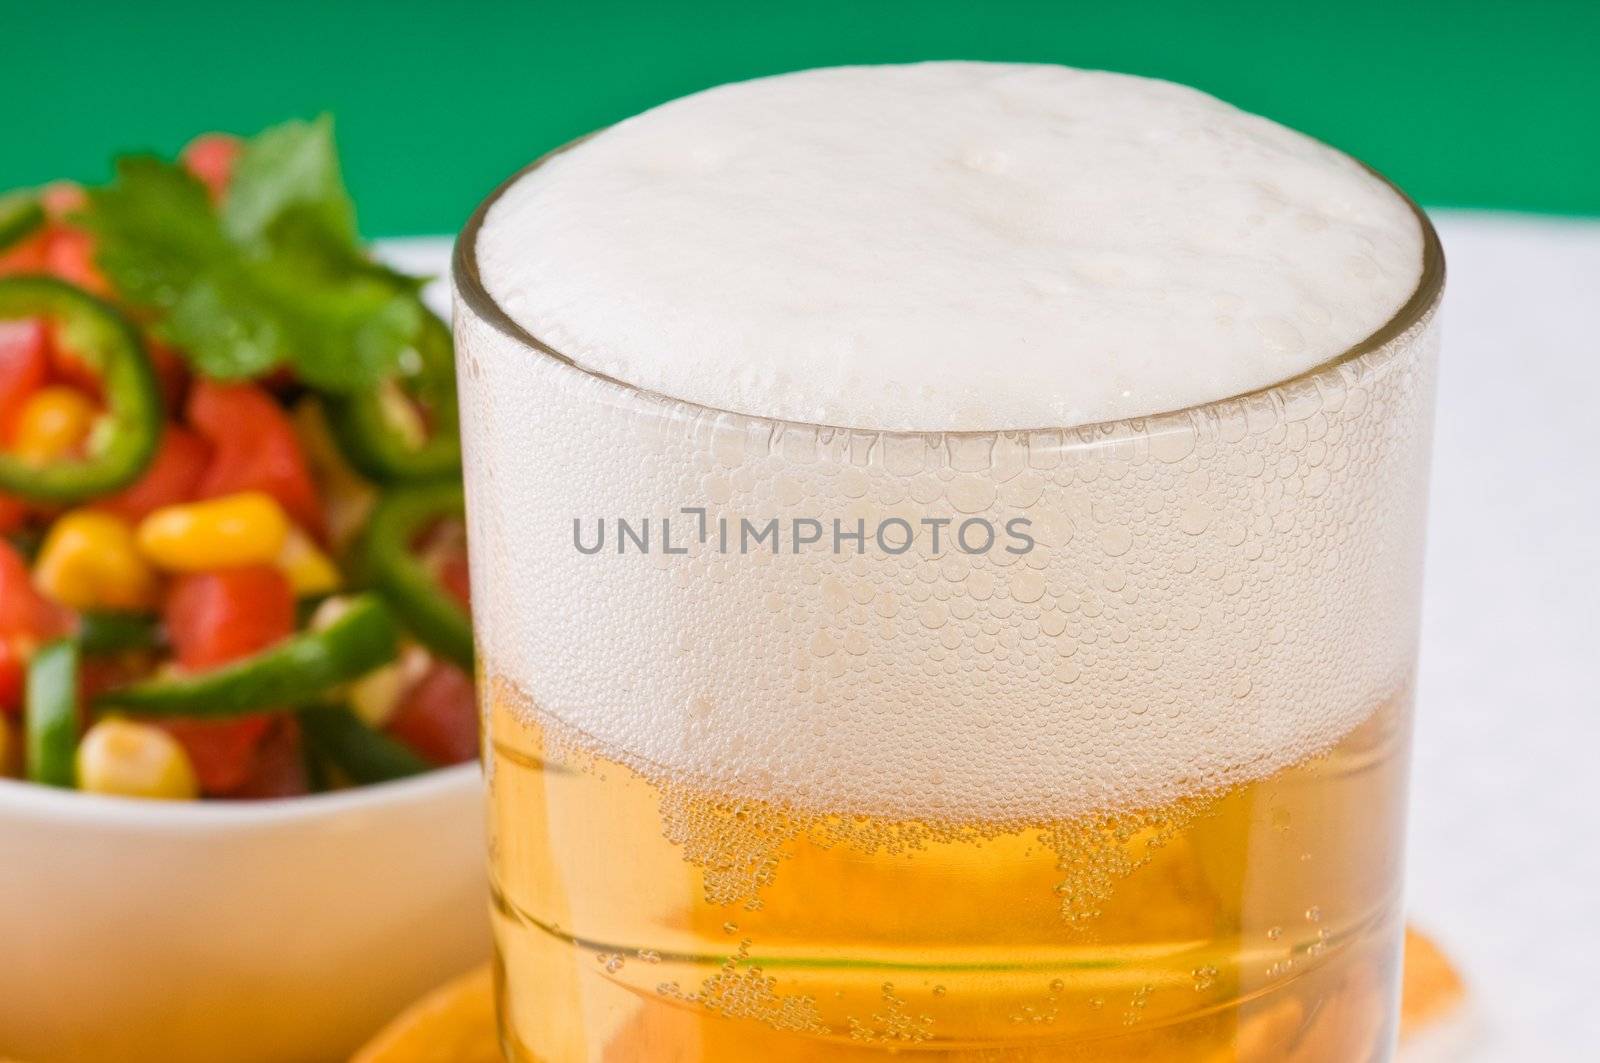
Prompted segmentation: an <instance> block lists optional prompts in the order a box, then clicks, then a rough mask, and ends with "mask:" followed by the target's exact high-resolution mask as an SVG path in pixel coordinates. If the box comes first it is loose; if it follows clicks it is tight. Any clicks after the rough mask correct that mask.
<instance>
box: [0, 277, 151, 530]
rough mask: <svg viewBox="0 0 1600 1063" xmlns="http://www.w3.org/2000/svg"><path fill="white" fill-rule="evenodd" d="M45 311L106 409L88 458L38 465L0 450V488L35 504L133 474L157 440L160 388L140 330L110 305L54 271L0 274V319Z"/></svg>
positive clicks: (114, 485) (76, 497) (84, 494)
mask: <svg viewBox="0 0 1600 1063" xmlns="http://www.w3.org/2000/svg"><path fill="white" fill-rule="evenodd" d="M31 317H47V318H51V319H52V320H54V321H55V323H56V327H57V336H59V337H64V338H65V340H66V346H67V348H68V349H69V350H71V351H72V353H73V354H75V355H77V356H78V357H80V358H82V359H83V360H84V361H85V362H86V363H87V364H88V365H89V367H90V368H91V369H93V370H95V371H96V372H97V373H98V374H99V376H100V381H101V388H102V391H103V392H104V394H105V400H106V413H105V415H104V416H102V417H101V418H100V420H99V423H98V424H97V425H96V426H95V430H94V432H93V433H92V434H91V436H90V438H89V444H88V448H87V449H88V456H87V457H85V458H82V459H77V460H67V461H57V462H51V463H49V464H44V465H39V464H34V463H32V462H29V461H25V460H23V459H22V458H20V457H18V456H17V455H15V454H5V453H0V491H5V492H8V493H10V494H14V495H21V496H22V497H24V498H27V499H30V500H32V501H35V502H79V501H82V500H84V499H88V498H95V497H98V496H100V495H107V494H110V493H111V492H113V491H116V490H118V489H120V488H123V487H126V486H127V485H128V484H130V483H132V482H133V481H134V480H137V479H138V478H139V476H140V474H142V473H143V472H144V471H145V469H146V468H147V467H148V466H149V464H150V462H151V460H152V459H153V458H154V457H155V453H156V445H157V444H158V443H159V442H160V439H161V423H162V413H161V391H160V388H159V387H158V386H157V383H156V376H155V372H154V371H153V370H152V369H151V368H150V358H149V355H147V354H146V353H145V349H144V344H143V342H142V341H140V339H139V334H138V333H137V332H135V331H134V328H133V326H132V325H131V324H129V323H128V321H127V319H126V318H124V317H123V316H122V315H121V314H119V313H117V311H116V310H115V309H113V308H112V307H111V305H110V304H108V303H105V302H103V301H101V300H100V299H98V298H96V297H95V296H93V295H90V294H89V293H88V292H86V291H84V290H83V289H81V288H76V287H74V286H72V285H70V284H68V283H66V282H65V281H60V280H56V279H55V278H54V277H39V276H16V277H5V278H0V321H4V320H9V319H14V318H31Z"/></svg>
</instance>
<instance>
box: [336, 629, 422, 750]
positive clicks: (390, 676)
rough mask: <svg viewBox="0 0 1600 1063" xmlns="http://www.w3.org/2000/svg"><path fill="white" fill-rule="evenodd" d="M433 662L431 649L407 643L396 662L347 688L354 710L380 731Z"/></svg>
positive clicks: (363, 677) (368, 674)
mask: <svg viewBox="0 0 1600 1063" xmlns="http://www.w3.org/2000/svg"><path fill="white" fill-rule="evenodd" d="M431 663H432V658H431V657H429V656H428V651H427V650H425V649H423V648H422V647H421V646H419V645H417V644H416V643H414V642H413V643H407V644H406V645H405V646H403V647H402V648H401V650H400V656H399V657H397V658H396V659H395V660H394V661H392V662H390V663H389V664H386V665H384V666H383V667H381V668H374V669H373V670H372V671H370V672H368V673H367V674H366V675H364V676H362V677H361V678H360V679H357V680H356V681H355V682H353V683H351V684H350V685H349V686H348V687H347V688H346V693H345V696H346V698H347V699H348V700H349V702H350V708H351V710H352V711H353V712H354V713H355V714H356V715H357V716H359V717H360V718H361V722H362V723H364V724H366V725H367V726H368V727H371V728H372V729H373V730H380V729H381V728H383V727H384V726H386V725H387V724H388V722H389V721H390V720H391V719H392V718H393V717H394V714H395V710H396V709H398V708H399V707H400V699H401V698H402V697H404V696H405V693H406V691H408V690H410V689H411V688H412V687H414V686H416V685H417V683H418V682H419V681H421V679H422V677H423V675H424V674H426V672H427V671H428V665H429V664H431Z"/></svg>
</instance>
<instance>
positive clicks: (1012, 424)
mask: <svg viewBox="0 0 1600 1063" xmlns="http://www.w3.org/2000/svg"><path fill="white" fill-rule="evenodd" d="M1421 247H1422V237H1421V231H1420V229H1419V227H1418V224H1417V221H1416V218H1415V216H1414V215H1413V213H1412V211H1411V210H1410V208H1409V206H1408V205H1407V204H1406V203H1405V202H1404V201H1403V200H1402V199H1401V198H1400V197H1399V196H1398V195H1396V194H1395V193H1394V192H1393V190H1392V189H1390V188H1389V187H1388V186H1387V185H1386V184H1384V182H1383V181H1381V180H1380V179H1378V178H1377V177H1375V176H1373V175H1372V174H1371V173H1369V172H1367V171H1366V170H1365V169H1363V168H1362V167H1361V166H1360V165H1358V164H1357V163H1355V162H1354V161H1353V160H1351V159H1350V158H1348V157H1346V156H1344V155H1342V154H1340V153H1339V152H1336V151H1334V150H1332V149H1330V148H1328V147H1326V146H1324V145H1322V144H1319V143H1317V142H1316V141H1313V140H1311V139H1310V138H1307V137H1305V136H1302V135H1301V134H1299V133H1296V132H1293V131H1291V130H1289V129H1286V128H1284V127H1282V126H1280V125H1277V124H1275V123H1272V122H1270V121H1267V120H1265V119H1263V118H1259V117H1256V116H1254V115H1250V114H1246V113H1244V112H1242V111H1239V110H1237V109H1235V108H1233V107H1230V106H1228V105H1227V104H1224V103H1222V102H1221V101H1219V100H1216V99H1214V98H1212V97H1210V96H1207V95H1205V94H1203V93H1200V92H1197V91H1195V90H1193V89H1189V88H1185V87H1182V86H1179V85H1174V84H1170V83H1168V82H1163V81H1154V80H1150V79H1146V78H1136V77H1128V76H1123V75H1117V74H1108V73H1100V72H1092V71H1082V70H1073V69H1069V68H1065V67H1058V66H1029V65H1007V64H987V63H927V64H919V65H912V66H883V67H846V68H836V69H827V70H813V71H806V72H803V73H799V74H791V75H785V76H781V77H774V78H766V79H762V80H758V81H750V82H745V83H742V84H735V85H727V86H723V87H721V88H716V89H712V90H710V91H707V92H702V93H699V94H697V95H694V96H690V97H687V98H685V99H681V100H677V101H675V102H672V103H668V104H666V105H664V106H661V107H658V108H656V109H654V110H651V111H648V112H646V113H644V114H642V115H639V116H637V117H635V118H632V119H629V120H627V121H625V122H622V123H620V124H618V125H616V126H613V127H611V128H610V129H607V130H604V131H603V132H601V133H598V134H596V135H595V136H594V137H592V138H590V139H588V140H586V141H584V142H582V143H581V144H579V145H577V146H576V147H573V148H571V149H570V150H567V151H565V152H563V153H561V154H560V155H558V156H556V157H553V158H551V159H549V160H548V161H546V162H545V163H544V164H543V165H541V166H539V167H537V168H536V169H534V170H532V171H531V172H529V173H528V174H526V175H525V176H524V177H523V178H522V179H521V180H520V181H518V182H517V184H516V185H515V187H513V188H512V189H510V190H509V191H508V192H507V193H506V194H505V195H503V196H502V197H501V198H500V199H499V201H498V202H497V203H496V204H495V205H494V207H493V209H492V210H491V212H490V214H489V217H488V220H487V224H486V225H485V226H484V227H483V229H482V231H481V233H480V234H479V236H478V243H477V253H478V258H479V263H480V268H481V271H482V276H483V279H484V282H485V284H486V286H487V288H488V290H489V291H490V292H491V293H492V294H493V295H494V297H495V299H496V300H497V301H498V302H499V303H500V304H501V306H502V307H504V308H505V309H506V310H507V311H508V312H509V313H510V315H511V316H512V317H513V318H514V319H516V320H517V321H518V323H520V324H521V325H522V326H523V327H525V328H526V329H527V330H528V331H530V332H531V333H533V334H534V335H536V336H538V337H540V338H541V339H542V340H544V341H545V342H547V343H549V344H550V345H551V346H553V347H554V348H556V349H557V350H559V351H561V352H562V353H564V354H566V355H567V356H569V357H571V358H572V359H574V360H575V361H576V362H578V364H580V365H583V366H586V367H588V368H590V369H592V370H595V371H597V372H601V373H605V374H607V375H610V376H613V377H616V378H618V379H620V380H624V381H627V382H629V383H632V384H634V385H637V386H640V387H644V388H648V389H650V390H654V391H658V392H661V393H662V394H665V395H669V396H673V397H676V398H681V399H687V400H690V401H692V402H697V403H701V404H704V405H708V406H714V407H718V408H722V409H731V410H737V411H740V412H743V413H749V414H756V415H761V416H769V417H779V418H786V419H791V420H800V421H810V422H814V423H820V424H833V425H843V426H849V427H858V428H882V429H910V430H960V429H1003V428H1037V427H1047V426H1065V425H1075V424H1084V423H1090V422H1097V421H1105V420H1114V419H1118V418H1123V417H1132V416H1140V415H1144V414H1150V413H1158V412H1163V411H1167V410H1173V409H1178V408H1181V407H1185V406H1190V405H1196V404H1199V403H1203V402H1208V401H1213V400H1216V399H1220V398H1225V397H1227V396H1229V395H1233V394H1238V393H1241V392H1244V391H1249V390H1252V389H1255V388H1260V387H1264V386H1266V385H1268V384H1272V383H1274V382H1276V381H1279V380H1283V379H1286V378H1288V377H1290V376H1293V375H1295V374H1296V373H1299V372H1301V371H1303V370H1305V369H1308V368H1310V367H1312V366H1314V365H1317V364H1319V363H1321V362H1323V361H1325V360H1327V359H1328V358H1330V357H1332V356H1334V355H1336V354H1338V353H1339V352H1340V351H1342V350H1344V349H1346V348H1348V347H1350V346H1352V345H1354V344H1355V343H1357V342H1358V341H1360V340H1362V339H1363V338H1365V337H1366V336H1367V335H1368V334H1370V333H1371V332H1372V331H1374V330H1375V329H1376V328H1377V327H1379V326H1380V325H1381V324H1382V323H1383V322H1384V321H1385V320H1386V319H1387V318H1388V317H1389V316H1390V315H1391V314H1393V313H1394V311H1395V310H1396V309H1397V308H1398V307H1399V306H1400V305H1401V303H1403V302H1404V301H1405V299H1406V298H1407V297H1408V296H1409V295H1410V294H1411V292H1412V290H1413V289H1414V288H1415V286H1416V282H1417V277H1418V274H1419V271H1420V268H1421V259H1422V254H1421Z"/></svg>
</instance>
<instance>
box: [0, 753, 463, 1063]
mask: <svg viewBox="0 0 1600 1063" xmlns="http://www.w3.org/2000/svg"><path fill="white" fill-rule="evenodd" d="M481 791H482V784H481V776H480V773H479V770H478V767H477V765H476V764H468V765H461V766H458V767H454V768H448V769H444V770H440V771H435V772H431V773H429V774H427V775H422V776H418V777H417V778H414V779H407V780H403V781H400V782H394V783H387V784H384V785H381V786H370V787H364V788H360V789H354V790H346V791H341V792H338V793H330V794H319V795H314V796H310V797H302V798H294V799H290V800H283V801H266V802H260V803H221V802H218V803H204V804H190V803H183V804H168V803H165V802H154V801H134V800H124V799H118V798H108V797H98V796H94V795H89V794H81V793H74V792H64V791H59V790H53V789H50V788H47V787H42V786H33V785H29V784H26V783H19V782H13V781H9V780H0V1059H3V1058H7V1057H14V1058H17V1059H22V1060H28V1061H29V1063H55V1061H68V1060H71V1061H74V1063H77V1061H85V1063H87V1061H93V1063H123V1061H128V1063H135V1061H137V1063H146V1061H157V1060H159V1061H161V1063H190V1061H193V1063H202V1061H203V1063H218V1061H220V1060H226V1061H227V1063H329V1061H334V1060H341V1059H345V1058H348V1056H349V1054H350V1052H351V1051H352V1050H353V1049H354V1048H355V1047H357V1046H358V1045H359V1044H360V1043H361V1042H362V1040H363V1039H364V1038H365V1037H366V1036H367V1035H368V1034H370V1033H371V1032H373V1031H374V1030H375V1029H376V1028H377V1027H379V1026H380V1025H382V1024H383V1022H385V1021H386V1020H387V1019H389V1018H391V1017H392V1016H393V1015H394V1014H395V1013H396V1012H397V1011H399V1010H400V1009H401V1008H402V1007H404V1006H405V1005H406V1004H407V1003H408V1002H410V1001H411V1000H413V999H414V998H416V997H417V996H419V995H421V994H422V993H424V992H425V991H427V990H428V989H429V988H431V987H432V986H434V985H437V984H438V983H439V982H441V981H443V980H444V979H446V978H448V977H450V976H451V975H454V974H456V973H458V972H460V971H463V970H466V969H467V968H468V967H471V966H472V965H474V964H476V963H479V962H482V961H483V960H484V959H485V958H486V957H487V956H488V954H489V934H488V916H487V900H486V898H487V889H486V887H485V880H484V871H483V866H484V856H483V852H484V848H483V846H484V841H483V811H482V793H481Z"/></svg>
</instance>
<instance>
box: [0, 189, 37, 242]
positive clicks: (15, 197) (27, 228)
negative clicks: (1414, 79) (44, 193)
mask: <svg viewBox="0 0 1600 1063" xmlns="http://www.w3.org/2000/svg"><path fill="white" fill-rule="evenodd" d="M43 225H44V205H43V204H42V203H40V202H39V197H38V196H36V195H34V194H33V193H32V192H9V193H7V194H5V195H3V196H0V251H4V250H5V249H6V248H8V247H11V246H12V245H13V244H17V243H20V242H21V241H23V240H25V239H27V238H28V237H30V236H32V235H33V234H34V233H35V232H36V231H38V229H39V228H40V227H41V226H43Z"/></svg>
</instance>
